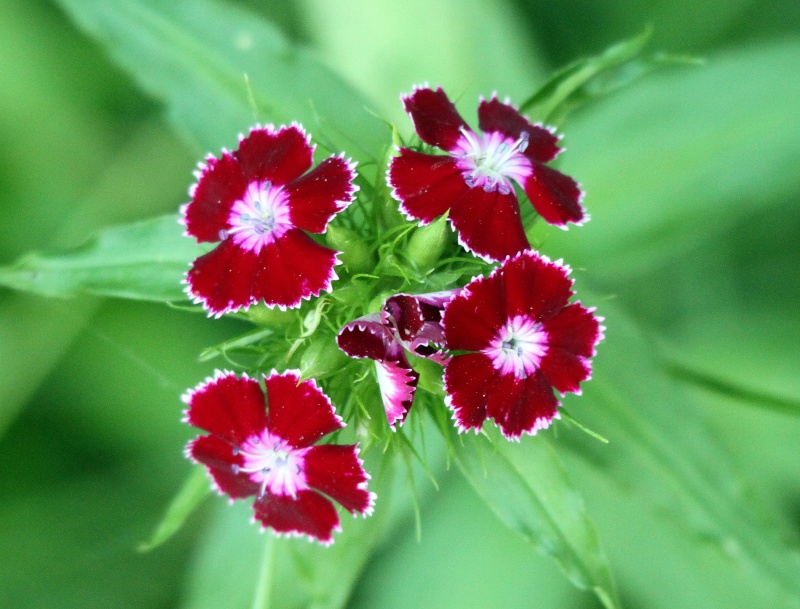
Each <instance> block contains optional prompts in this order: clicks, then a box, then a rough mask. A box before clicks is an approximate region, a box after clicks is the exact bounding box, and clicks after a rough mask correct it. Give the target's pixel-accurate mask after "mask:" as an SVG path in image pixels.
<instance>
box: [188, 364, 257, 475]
mask: <svg viewBox="0 0 800 609" xmlns="http://www.w3.org/2000/svg"><path fill="white" fill-rule="evenodd" d="M183 400H184V402H186V403H187V404H188V405H189V408H188V409H187V410H186V422H187V423H189V424H190V425H194V426H195V427H199V428H200V429H205V430H206V431H208V432H210V433H212V434H214V435H216V436H219V437H220V438H221V439H223V440H225V441H226V442H228V444H230V445H231V446H238V445H240V444H241V443H242V442H244V441H245V439H247V438H248V437H250V436H252V435H254V434H258V433H261V432H262V431H263V430H264V428H265V427H266V425H267V413H266V404H265V402H264V393H263V391H261V386H260V385H259V384H258V382H257V381H255V380H254V379H251V378H247V377H246V376H244V377H242V378H238V377H237V376H236V375H235V374H233V373H232V372H228V373H220V372H218V373H217V376H216V377H215V378H214V379H211V380H209V381H206V382H205V383H202V384H200V385H198V386H197V387H196V388H195V389H192V390H190V391H188V392H187V393H186V394H185V395H184V396H183ZM231 462H232V461H231Z"/></svg>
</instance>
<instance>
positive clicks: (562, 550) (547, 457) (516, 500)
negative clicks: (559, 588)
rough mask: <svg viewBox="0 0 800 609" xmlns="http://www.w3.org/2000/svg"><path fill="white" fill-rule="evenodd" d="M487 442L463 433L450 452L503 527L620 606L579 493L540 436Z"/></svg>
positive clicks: (579, 582)
mask: <svg viewBox="0 0 800 609" xmlns="http://www.w3.org/2000/svg"><path fill="white" fill-rule="evenodd" d="M492 435H493V436H494V438H493V441H492V443H491V444H487V443H486V441H485V439H483V438H475V437H473V436H471V435H470V436H467V437H466V438H465V439H464V442H463V444H464V446H463V447H461V448H460V450H458V451H456V452H455V454H454V459H455V460H456V463H457V464H458V466H459V467H460V468H461V471H462V472H463V473H464V476H465V477H466V478H467V480H469V483H470V484H471V485H472V487H473V488H474V489H475V492H477V493H478V495H479V496H480V497H481V499H483V501H485V502H486V504H487V505H488V506H489V507H490V508H491V509H492V510H493V511H494V512H495V513H496V514H497V516H498V518H499V519H500V520H501V522H503V523H504V524H505V525H506V526H507V527H509V528H510V529H512V530H513V531H516V532H517V533H519V534H521V535H522V536H523V537H525V538H526V539H527V540H528V541H530V542H531V543H533V544H534V545H535V546H536V547H537V548H538V549H539V550H540V551H541V552H543V553H545V554H549V555H551V556H552V557H553V558H555V560H556V561H558V564H559V565H560V566H561V568H562V569H563V570H564V573H566V575H567V576H568V577H569V578H570V580H571V581H572V583H573V584H575V585H576V586H578V587H579V588H582V589H584V590H593V591H594V592H595V593H596V594H597V596H598V597H599V598H600V600H601V601H602V603H603V605H604V606H605V607H606V608H607V609H615V608H617V607H620V606H621V605H620V603H619V600H618V599H617V591H616V586H615V584H614V580H613V578H612V576H611V571H610V568H609V565H608V560H607V558H606V556H605V553H604V551H603V549H602V547H601V545H600V540H599V538H598V536H597V532H596V531H595V528H594V525H593V524H592V522H591V519H590V518H589V515H588V514H587V512H586V508H585V506H584V504H583V499H582V498H581V495H580V493H579V492H578V491H577V490H576V489H575V488H574V487H573V485H572V483H571V482H570V480H569V478H568V476H567V474H566V472H565V471H564V467H563V466H562V465H561V462H560V461H559V459H558V456H557V455H556V453H555V451H554V450H553V447H552V446H550V444H549V443H548V442H547V440H545V439H543V438H537V439H536V440H535V441H525V442H520V443H519V444H518V445H515V444H510V443H508V442H507V441H506V440H505V439H504V438H502V437H501V436H500V435H499V434H497V433H493V434H492Z"/></svg>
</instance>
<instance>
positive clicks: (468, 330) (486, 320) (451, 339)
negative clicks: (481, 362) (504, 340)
mask: <svg viewBox="0 0 800 609" xmlns="http://www.w3.org/2000/svg"><path fill="white" fill-rule="evenodd" d="M497 275H498V271H495V272H494V273H492V274H491V275H490V276H489V277H488V278H487V277H478V278H477V279H473V280H472V281H471V282H470V283H468V284H467V286H466V287H465V288H464V289H463V290H462V291H461V293H460V294H459V295H458V296H456V297H455V298H453V300H451V301H450V302H449V303H448V304H447V306H446V307H445V309H444V317H443V318H442V325H443V326H444V338H445V344H446V346H447V348H448V349H451V350H455V351H462V350H463V351H481V350H482V349H485V348H486V347H488V346H489V343H490V342H491V341H492V339H494V338H495V336H496V335H497V332H498V331H499V330H500V328H502V327H503V326H504V325H505V324H506V323H507V322H508V314H507V313H506V302H505V293H504V291H503V282H502V278H499V277H498V276H497Z"/></svg>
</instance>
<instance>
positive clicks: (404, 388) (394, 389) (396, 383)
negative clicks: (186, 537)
mask: <svg viewBox="0 0 800 609" xmlns="http://www.w3.org/2000/svg"><path fill="white" fill-rule="evenodd" d="M375 373H376V375H377V377H378V387H379V389H380V392H381V401H382V402H383V410H384V412H385V413H386V420H387V421H388V422H389V427H391V428H392V431H394V429H395V426H396V425H397V424H398V423H403V422H404V421H405V420H406V417H407V416H408V411H409V410H411V406H412V405H413V404H414V393H415V392H416V390H417V384H418V383H419V372H417V371H416V370H414V369H413V368H412V367H411V364H409V363H408V360H407V359H406V356H405V353H403V352H402V351H401V353H400V357H399V359H398V360H397V361H376V362H375Z"/></svg>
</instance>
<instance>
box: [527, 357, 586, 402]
mask: <svg viewBox="0 0 800 609" xmlns="http://www.w3.org/2000/svg"><path fill="white" fill-rule="evenodd" d="M539 369H540V370H541V372H542V374H543V375H544V376H545V377H547V381H548V382H549V383H550V384H551V385H552V386H553V387H555V388H556V390H558V391H559V392H560V393H562V394H563V393H567V392H568V391H571V392H573V393H580V382H581V381H585V380H587V379H588V378H589V377H590V376H591V374H592V367H591V364H590V363H589V360H588V359H586V358H584V357H581V356H579V355H575V354H574V353H570V352H569V351H567V350H565V349H560V348H558V347H551V348H550V349H548V350H547V354H546V355H545V356H544V357H543V358H542V362H541V365H540V368H539Z"/></svg>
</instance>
